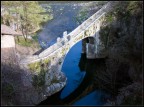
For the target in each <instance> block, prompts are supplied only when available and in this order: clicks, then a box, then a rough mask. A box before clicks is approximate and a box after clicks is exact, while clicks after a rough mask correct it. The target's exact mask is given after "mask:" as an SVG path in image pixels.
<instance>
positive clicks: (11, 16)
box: [1, 1, 53, 35]
mask: <svg viewBox="0 0 144 107" xmlns="http://www.w3.org/2000/svg"><path fill="white" fill-rule="evenodd" d="M1 3H2V6H3V7H4V10H5V12H4V15H3V16H2V17H3V22H4V24H7V25H8V24H10V23H16V24H17V25H18V26H19V28H18V29H17V30H20V31H23V33H24V34H25V35H27V34H28V33H29V32H32V31H33V30H35V29H37V28H39V25H40V24H41V23H42V22H46V21H48V20H51V19H52V18H53V17H52V15H51V14H40V13H44V12H45V9H44V8H42V7H41V6H40V5H39V4H38V2H37V1H15V2H13V1H2V2H1ZM49 11H51V9H49ZM7 22H8V23H7Z"/></svg>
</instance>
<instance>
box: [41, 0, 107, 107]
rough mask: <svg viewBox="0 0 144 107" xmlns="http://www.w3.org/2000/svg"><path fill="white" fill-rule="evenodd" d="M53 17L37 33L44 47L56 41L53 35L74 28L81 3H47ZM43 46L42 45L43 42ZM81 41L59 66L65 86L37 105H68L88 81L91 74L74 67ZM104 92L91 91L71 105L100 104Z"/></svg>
mask: <svg viewBox="0 0 144 107" xmlns="http://www.w3.org/2000/svg"><path fill="white" fill-rule="evenodd" d="M51 6H52V10H53V15H54V19H53V20H51V21H49V22H48V23H46V24H45V25H44V28H43V30H42V31H41V32H40V33H39V38H38V39H39V43H40V45H41V47H43V48H47V47H49V46H50V45H52V44H54V43H55V42H56V38H57V37H62V35H63V32H64V31H67V32H68V33H69V32H71V31H72V30H74V29H75V28H76V27H77V26H78V24H77V23H76V21H75V16H76V15H77V14H78V12H79V10H80V9H81V8H82V5H76V4H75V3H72V4H67V5H66V4H61V3H58V4H51ZM43 43H44V44H45V45H44V44H43ZM81 48H82V41H80V42H78V43H77V44H76V45H74V46H73V47H72V48H71V49H70V51H69V52H68V54H67V56H66V58H65V61H64V63H63V66H62V72H64V73H65V75H66V77H67V78H68V79H67V84H66V86H65V87H64V88H63V89H62V90H61V91H60V92H58V93H56V94H54V95H52V96H50V97H48V98H47V99H46V100H45V101H43V102H41V103H40V104H39V105H63V104H68V103H69V102H70V101H71V100H72V99H74V98H75V97H76V96H77V95H80V94H81V93H82V91H83V90H84V89H86V88H87V86H88V85H89V84H91V83H90V82H91V75H92V73H86V72H85V71H81V70H80V68H79V67H78V64H79V61H80V58H81V50H82V49H81ZM105 95H106V94H105V93H104V92H102V91H100V90H95V91H93V92H91V93H90V94H88V95H87V96H85V97H83V98H81V99H80V100H78V101H76V102H74V103H73V104H72V105H102V104H104V103H105V102H102V101H101V97H102V96H105Z"/></svg>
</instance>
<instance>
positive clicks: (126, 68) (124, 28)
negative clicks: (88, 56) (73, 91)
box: [83, 1, 143, 105]
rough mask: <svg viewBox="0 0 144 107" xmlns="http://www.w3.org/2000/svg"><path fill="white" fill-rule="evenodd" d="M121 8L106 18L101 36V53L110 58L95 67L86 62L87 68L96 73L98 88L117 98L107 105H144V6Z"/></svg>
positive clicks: (129, 4) (126, 3) (133, 4)
mask: <svg viewBox="0 0 144 107" xmlns="http://www.w3.org/2000/svg"><path fill="white" fill-rule="evenodd" d="M120 4H121V5H119V6H118V7H117V8H115V9H114V10H113V12H110V13H108V14H107V15H106V17H105V20H104V21H103V22H102V25H101V28H100V32H99V35H100V36H99V38H100V39H99V40H101V41H99V42H101V43H99V44H100V45H101V46H97V45H95V47H102V48H101V49H97V50H99V51H100V50H102V51H104V52H102V51H100V52H101V53H106V55H107V57H106V58H104V57H103V60H104V61H103V62H100V61H99V63H97V64H96V62H94V63H93V64H95V66H92V64H91V65H89V64H88V63H87V62H86V61H85V64H84V65H85V67H86V68H87V67H88V66H89V67H90V68H91V71H95V76H94V84H95V88H101V89H105V90H106V91H108V92H110V93H111V94H112V95H113V98H114V99H112V100H109V101H108V102H109V103H107V104H106V105H142V86H143V85H142V76H141V75H142V35H143V30H142V28H143V27H142V26H143V15H142V13H143V8H142V6H143V3H142V2H138V1H137V2H134V1H131V2H120ZM96 39H97V38H96ZM83 46H84V45H83ZM83 48H84V47H83ZM97 53H99V52H97ZM95 60H98V59H97V58H96V59H95ZM99 64H100V65H99ZM96 66H97V67H96ZM85 67H84V69H86V68H85Z"/></svg>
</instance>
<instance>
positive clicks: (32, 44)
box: [15, 36, 40, 48]
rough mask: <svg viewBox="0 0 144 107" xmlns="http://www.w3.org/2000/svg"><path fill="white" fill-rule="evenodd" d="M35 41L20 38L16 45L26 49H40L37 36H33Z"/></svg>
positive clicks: (17, 39)
mask: <svg viewBox="0 0 144 107" xmlns="http://www.w3.org/2000/svg"><path fill="white" fill-rule="evenodd" d="M32 38H33V39H27V41H25V39H24V37H22V36H19V37H17V38H16V39H15V41H16V44H18V45H22V46H26V47H35V48H40V45H39V43H38V39H37V36H32Z"/></svg>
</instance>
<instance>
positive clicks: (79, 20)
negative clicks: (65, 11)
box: [76, 9, 88, 24]
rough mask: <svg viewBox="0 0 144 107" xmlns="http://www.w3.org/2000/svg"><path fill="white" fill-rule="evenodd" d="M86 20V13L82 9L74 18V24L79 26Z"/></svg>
mask: <svg viewBox="0 0 144 107" xmlns="http://www.w3.org/2000/svg"><path fill="white" fill-rule="evenodd" d="M87 18H88V12H87V11H86V10H85V9H82V10H81V11H80V12H79V14H78V15H77V16H76V22H77V23H78V24H81V23H82V22H83V21H85V20H86V19H87Z"/></svg>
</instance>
